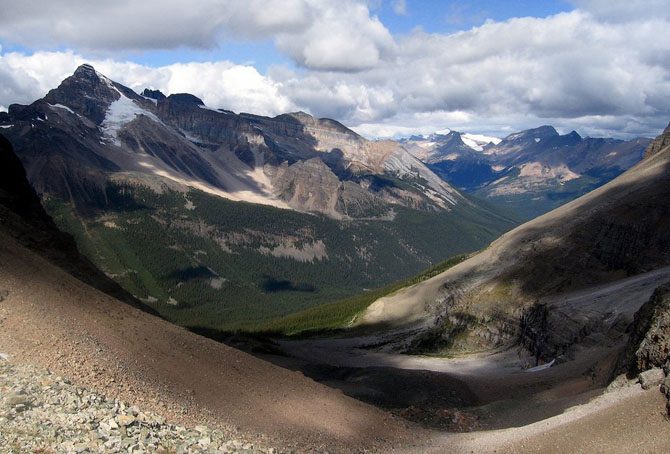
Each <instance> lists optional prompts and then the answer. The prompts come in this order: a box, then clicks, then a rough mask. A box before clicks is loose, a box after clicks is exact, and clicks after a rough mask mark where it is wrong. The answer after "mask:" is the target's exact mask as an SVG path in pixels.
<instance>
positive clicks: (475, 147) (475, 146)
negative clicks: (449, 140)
mask: <svg viewBox="0 0 670 454" xmlns="http://www.w3.org/2000/svg"><path fill="white" fill-rule="evenodd" d="M461 140H462V141H463V143H464V144H466V145H467V146H468V147H470V148H472V149H473V150H475V151H484V147H482V146H481V145H479V144H478V143H477V142H475V141H474V140H472V139H470V138H468V137H465V135H461Z"/></svg>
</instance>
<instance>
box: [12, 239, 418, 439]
mask: <svg viewBox="0 0 670 454" xmlns="http://www.w3.org/2000/svg"><path fill="white" fill-rule="evenodd" d="M0 291H2V293H3V294H8V296H7V297H6V298H5V299H4V301H2V302H0V351H2V352H4V353H8V354H9V355H10V356H11V357H12V360H13V361H15V362H18V363H32V364H35V365H40V366H45V367H47V368H49V369H51V370H53V371H55V372H56V373H58V374H61V375H63V376H66V377H70V378H72V379H73V380H74V381H75V383H77V384H82V385H86V386H89V387H93V388H96V389H98V390H99V391H102V392H104V393H106V394H108V395H111V396H118V397H120V398H122V399H124V400H126V401H129V402H130V403H134V404H137V405H141V406H143V407H144V408H148V409H149V410H153V411H156V412H158V413H161V414H163V415H165V416H167V417H168V418H171V419H173V420H174V421H175V422H178V423H184V424H188V423H191V424H202V423H206V424H209V425H212V426H214V427H219V428H222V429H223V430H227V431H229V432H231V433H237V432H238V431H239V432H241V434H242V435H247V436H249V437H251V438H253V439H256V441H257V442H258V440H257V438H258V437H260V438H261V440H262V439H265V440H266V441H267V442H268V443H273V444H275V445H279V446H287V447H290V446H293V447H296V448H298V449H299V450H301V451H303V450H309V449H313V448H322V449H324V448H327V449H328V450H330V451H349V450H358V449H363V448H373V447H378V448H381V449H387V448H389V447H390V445H395V446H398V445H399V444H402V443H404V442H407V441H408V440H409V439H410V438H409V434H410V431H409V430H408V427H407V426H406V425H405V424H404V423H403V422H400V421H398V420H396V419H394V418H392V417H391V416H389V415H387V414H385V413H383V412H381V411H379V410H377V409H375V408H373V407H370V406H367V405H365V404H362V403H360V402H358V401H355V400H353V399H350V398H347V397H345V396H344V395H342V394H341V393H340V392H337V391H334V390H331V389H329V388H327V387H325V386H321V385H318V384H316V383H315V382H313V381H311V380H309V379H307V378H305V377H303V376H302V375H301V374H298V373H295V372H290V371H287V370H285V369H281V368H279V367H275V366H272V365H270V364H268V363H265V362H263V361H261V360H258V359H256V358H253V357H251V356H249V355H247V354H245V353H242V352H240V351H237V350H234V349H232V348H229V347H226V346H224V345H222V344H218V343H216V342H214V341H211V340H208V339H205V338H202V337H199V336H196V335H194V334H192V333H189V332H187V331H186V330H184V329H181V328H178V327H176V326H173V325H171V324H169V323H167V322H164V321H162V320H160V319H158V318H157V317H154V316H151V315H149V314H146V313H143V312H141V311H139V310H137V309H135V308H132V307H130V306H128V305H126V304H123V303H120V302H119V301H117V300H114V299H112V298H111V297H108V296H107V295H104V294H102V293H100V292H98V291H97V290H94V289H93V288H91V287H89V286H87V285H86V284H83V283H82V282H80V281H78V280H76V279H74V278H72V277H71V276H70V275H68V274H67V273H65V272H64V271H62V270H60V269H59V268H57V267H55V266H53V265H51V264H50V263H49V262H47V261H46V260H44V259H42V258H41V257H39V256H37V255H36V254H34V253H33V252H30V251H29V250H27V249H26V248H24V247H23V246H21V245H19V244H18V243H17V242H16V241H15V240H14V239H12V238H10V237H8V236H6V235H5V234H3V233H0ZM412 431H414V429H412Z"/></svg>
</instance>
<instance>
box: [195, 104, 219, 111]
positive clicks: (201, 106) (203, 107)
mask: <svg viewBox="0 0 670 454" xmlns="http://www.w3.org/2000/svg"><path fill="white" fill-rule="evenodd" d="M198 107H200V108H201V109H205V110H211V111H212V112H216V113H221V112H219V110H218V109H214V108H212V107H207V106H206V105H204V104H200V105H199V106H198Z"/></svg>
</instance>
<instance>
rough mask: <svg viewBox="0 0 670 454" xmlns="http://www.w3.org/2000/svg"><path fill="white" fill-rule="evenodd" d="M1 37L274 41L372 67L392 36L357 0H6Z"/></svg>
mask: <svg viewBox="0 0 670 454" xmlns="http://www.w3.org/2000/svg"><path fill="white" fill-rule="evenodd" d="M2 10H3V11H2V15H0V38H4V39H6V40H8V41H10V42H14V43H19V44H22V45H26V46H32V47H43V46H54V45H56V46H65V47H68V48H74V49H78V50H80V51H88V52H90V51H94V52H96V53H100V52H105V51H107V52H114V51H125V50H152V49H176V48H179V47H184V46H185V47H191V48H213V47H216V46H217V45H220V44H221V43H222V42H224V43H225V40H226V39H233V40H245V39H252V40H253V39H273V40H275V42H276V43H277V46H278V47H279V49H281V50H282V51H284V52H286V53H287V54H288V55H289V56H290V57H292V58H293V59H294V60H295V62H296V63H298V64H300V65H304V66H306V67H308V68H313V69H335V70H343V71H355V70H360V69H363V68H370V67H372V66H374V65H375V64H377V63H378V62H379V60H380V59H381V58H382V57H384V56H385V55H387V54H388V53H389V50H390V49H392V47H393V38H392V36H391V34H390V33H389V31H388V30H387V29H386V27H384V25H383V24H382V23H381V22H380V21H379V19H377V18H376V17H374V16H371V15H370V11H369V8H368V6H367V4H366V3H362V2H360V1H357V0H247V1H244V2H241V1H237V0H199V1H197V2H184V1H180V0H143V1H141V2H138V1H133V0H98V1H95V2H91V1H88V0H52V1H49V2H43V1H40V0H21V1H14V2H11V1H3V4H2Z"/></svg>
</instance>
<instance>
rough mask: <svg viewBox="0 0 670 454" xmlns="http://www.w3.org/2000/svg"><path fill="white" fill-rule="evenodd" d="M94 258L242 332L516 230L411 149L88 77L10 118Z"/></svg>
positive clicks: (48, 201) (146, 295) (30, 164)
mask: <svg viewBox="0 0 670 454" xmlns="http://www.w3.org/2000/svg"><path fill="white" fill-rule="evenodd" d="M0 128H2V133H3V134H5V135H6V136H7V138H8V139H9V140H10V142H11V143H12V144H13V145H14V149H15V151H16V154H17V155H18V157H19V158H20V159H21V161H22V163H23V165H24V166H25V168H26V172H27V176H28V179H29V181H30V183H31V185H32V186H33V187H34V188H35V190H36V191H37V192H38V193H39V195H40V196H41V197H42V199H43V200H44V203H45V207H46V209H47V211H48V212H49V214H50V215H51V216H53V218H54V219H55V221H56V222H57V224H58V225H59V226H60V227H61V228H62V229H63V230H65V231H67V232H69V233H70V234H72V235H73V236H74V237H75V239H76V241H77V244H78V246H79V248H80V250H81V251H82V253H83V254H84V255H85V256H86V257H88V258H89V259H90V260H91V261H92V262H93V263H95V264H96V266H98V267H99V268H100V269H101V270H103V271H104V272H105V273H106V274H107V276H109V277H111V278H113V279H115V280H116V281H117V282H119V283H120V284H121V286H122V287H123V288H125V289H126V290H127V291H128V292H130V293H131V294H133V295H134V296H135V297H136V298H138V299H141V300H142V301H144V302H145V303H146V304H148V305H151V306H153V307H154V308H155V309H157V310H159V312H161V314H163V315H164V316H166V317H168V318H170V319H171V320H173V321H177V322H179V323H181V324H184V325H188V326H194V325H200V324H206V325H208V326H211V327H217V328H237V327H240V326H245V325H246V326H248V325H253V324H254V323H257V322H258V321H259V320H263V319H264V318H267V317H274V316H278V315H283V314H286V313H289V312H291V311H294V310H298V309H303V308H306V307H309V306H310V305H316V304H320V303H323V302H327V301H332V300H334V299H338V298H342V297H345V296H348V295H351V294H353V293H356V292H360V291H362V290H363V289H365V288H371V287H376V286H380V285H383V284H386V283H388V282H390V281H393V280H396V279H400V278H403V277H406V276H409V275H411V274H414V273H416V272H418V271H419V270H421V269H422V268H425V267H426V266H429V265H431V264H433V263H436V262H438V261H440V260H443V259H444V258H445V257H449V256H451V255H454V254H458V253H462V252H466V251H471V250H475V249H477V248H480V247H482V246H484V245H485V244H487V243H488V242H489V241H491V240H492V239H494V238H495V237H496V236H497V235H499V234H500V233H501V232H503V231H505V230H508V229H509V228H511V227H513V226H514V225H515V220H514V219H511V218H510V217H508V216H507V215H505V214H501V213H500V212H499V211H498V210H496V209H494V208H492V207H491V206H488V205H486V204H483V203H479V202H476V201H474V200H472V199H470V198H469V197H468V196H465V195H463V194H461V193H460V192H459V191H458V190H456V189H454V188H453V187H452V186H450V185H449V184H448V183H446V182H445V181H444V180H442V179H441V178H440V177H439V176H437V175H436V174H435V173H434V172H433V171H431V170H430V169H429V168H428V167H427V166H426V165H424V164H423V163H422V162H421V161H420V160H419V159H417V158H416V157H414V156H412V155H411V154H410V153H408V152H407V150H406V149H405V147H403V146H402V145H401V144H398V143H396V142H392V141H368V140H366V139H364V138H363V137H361V136H359V135H358V134H356V133H354V132H353V131H351V130H350V129H348V128H346V127H344V126H343V125H341V124H340V123H338V122H336V121H334V120H330V119H316V118H313V117H311V116H309V115H307V114H304V113H301V112H298V113H293V114H284V115H279V116H277V117H274V118H269V117H261V116H257V115H251V114H244V113H242V114H234V113H232V112H230V111H226V110H215V109H211V108H208V107H207V106H205V105H204V103H203V102H202V101H201V100H200V99H198V98H197V97H195V96H193V95H190V94H172V95H170V96H165V95H164V94H162V93H160V92H158V91H155V90H145V91H144V92H143V93H142V94H137V93H135V92H134V91H133V90H131V89H129V88H128V87H125V86H123V85H121V84H119V83H117V82H114V81H112V80H110V79H109V78H107V77H105V76H104V75H102V74H100V73H99V72H97V71H96V70H95V69H94V68H93V67H91V66H89V65H82V66H80V67H79V68H78V69H77V70H76V71H75V72H74V74H73V75H72V76H70V77H68V78H67V79H65V80H64V81H63V82H62V83H61V84H60V86H59V87H57V88H55V89H53V90H51V91H50V92H49V93H48V94H47V95H46V96H45V97H44V98H43V99H40V100H37V101H35V102H34V103H32V104H30V105H27V106H26V105H17V104H13V105H11V106H10V107H9V111H8V112H7V113H0Z"/></svg>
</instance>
